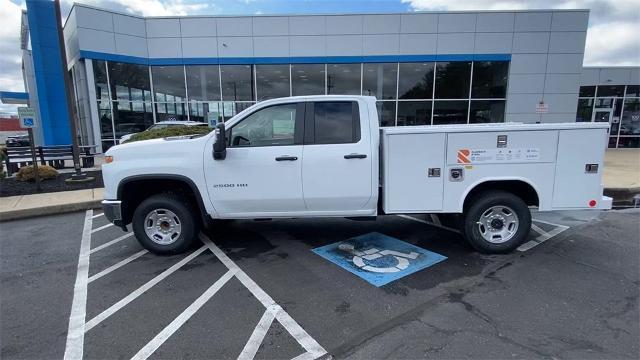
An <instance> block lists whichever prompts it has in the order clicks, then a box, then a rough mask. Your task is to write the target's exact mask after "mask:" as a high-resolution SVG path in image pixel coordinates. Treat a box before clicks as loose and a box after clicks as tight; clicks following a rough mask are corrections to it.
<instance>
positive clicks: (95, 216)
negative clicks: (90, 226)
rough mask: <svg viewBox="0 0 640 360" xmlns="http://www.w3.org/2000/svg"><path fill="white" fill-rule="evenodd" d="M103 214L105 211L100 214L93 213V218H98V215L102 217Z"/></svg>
mask: <svg viewBox="0 0 640 360" xmlns="http://www.w3.org/2000/svg"><path fill="white" fill-rule="evenodd" d="M102 215H104V213H100V214H96V215H93V216H92V217H91V218H92V219H95V218H98V217H100V216H102Z"/></svg>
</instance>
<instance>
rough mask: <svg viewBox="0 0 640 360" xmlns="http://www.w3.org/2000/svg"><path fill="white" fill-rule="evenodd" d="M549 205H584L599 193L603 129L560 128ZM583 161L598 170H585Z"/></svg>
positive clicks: (563, 206) (600, 195) (603, 144)
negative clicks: (551, 202) (553, 184)
mask: <svg viewBox="0 0 640 360" xmlns="http://www.w3.org/2000/svg"><path fill="white" fill-rule="evenodd" d="M559 133H560V135H559V142H558V160H557V163H556V177H555V186H554V189H553V208H565V209H566V208H585V207H589V202H590V201H591V200H596V201H600V199H601V197H602V185H601V177H602V171H603V166H604V151H603V149H604V148H606V146H607V133H606V132H605V131H603V130H602V129H584V130H577V129H576V130H560V131H559ZM587 164H595V165H597V166H598V171H597V172H594V173H587V172H586V165H587Z"/></svg>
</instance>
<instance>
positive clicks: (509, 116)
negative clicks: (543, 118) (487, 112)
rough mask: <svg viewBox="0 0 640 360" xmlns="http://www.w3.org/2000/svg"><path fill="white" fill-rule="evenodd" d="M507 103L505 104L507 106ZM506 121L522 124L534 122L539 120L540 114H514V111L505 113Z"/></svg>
mask: <svg viewBox="0 0 640 360" xmlns="http://www.w3.org/2000/svg"><path fill="white" fill-rule="evenodd" d="M508 105H509V104H507V107H508ZM504 118H505V121H506V122H518V123H524V124H535V123H537V122H539V121H540V114H536V113H529V114H516V113H506V114H505V116H504Z"/></svg>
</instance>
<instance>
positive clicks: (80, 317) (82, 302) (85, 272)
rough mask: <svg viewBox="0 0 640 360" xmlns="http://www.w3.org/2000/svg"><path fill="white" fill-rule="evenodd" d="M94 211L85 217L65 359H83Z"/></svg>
mask: <svg viewBox="0 0 640 360" xmlns="http://www.w3.org/2000/svg"><path fill="white" fill-rule="evenodd" d="M92 216H93V210H87V212H86V213H85V216H84V227H83V229H82V242H81V243H80V256H78V272H77V274H76V282H75V285H74V287H73V302H72V305H71V315H70V316H69V329H68V331H67V344H66V347H65V350H64V359H82V354H83V352H84V326H85V323H84V321H85V317H86V311H87V285H88V282H87V278H88V277H89V249H90V248H91V227H92V225H93V221H92Z"/></svg>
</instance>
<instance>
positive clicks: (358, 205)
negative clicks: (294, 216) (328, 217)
mask: <svg viewBox="0 0 640 360" xmlns="http://www.w3.org/2000/svg"><path fill="white" fill-rule="evenodd" d="M332 104H342V105H336V106H333V105H332ZM344 104H351V102H344V101H343V102H336V101H333V102H316V103H315V105H313V104H312V103H310V106H308V107H307V113H309V112H310V113H311V114H313V116H309V114H307V115H306V116H307V120H306V121H305V145H304V150H303V156H302V158H303V162H302V183H303V189H304V201H305V204H306V208H307V211H309V212H326V213H331V212H335V213H336V214H338V213H342V214H349V213H354V212H356V211H361V210H363V208H364V207H365V205H367V203H368V202H369V200H370V199H371V196H372V194H373V189H372V181H371V177H372V176H377V175H374V174H372V161H373V159H374V156H373V154H372V153H371V143H370V141H371V139H370V135H369V123H368V120H367V119H368V118H367V117H366V116H368V110H367V109H366V104H364V103H360V104H359V106H357V109H352V111H356V110H357V111H358V115H352V114H342V115H340V113H339V112H340V111H342V110H344V109H342V108H340V107H341V106H344ZM354 104H358V103H356V102H354ZM312 105H313V106H312ZM341 109H342V110H341ZM350 111H351V110H350ZM352 116H356V117H358V118H359V119H363V120H362V121H358V124H357V126H358V128H359V130H356V128H355V125H354V127H353V128H350V129H345V128H340V125H339V124H338V122H340V121H341V120H346V119H347V117H348V119H352ZM314 118H315V121H316V122H315V123H314ZM310 127H312V128H313V129H310ZM329 128H334V129H335V133H336V134H338V136H342V135H345V136H348V137H350V136H353V138H354V139H355V138H356V134H357V132H359V134H360V136H359V140H358V141H357V142H347V141H350V140H345V141H335V142H334V141H332V139H330V137H331V136H330V134H328V132H327V135H326V137H325V138H324V139H323V138H322V134H323V133H324V132H325V130H327V129H329ZM339 128H340V130H338V129H339ZM365 132H366V133H365ZM347 133H348V135H347ZM314 141H315V142H316V143H315V144H310V145H309V143H310V142H311V143H312V142H314ZM318 142H320V143H318ZM338 142H343V143H338ZM373 210H375V208H374V209H373Z"/></svg>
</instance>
